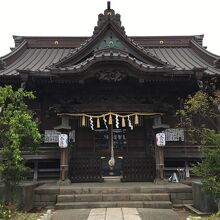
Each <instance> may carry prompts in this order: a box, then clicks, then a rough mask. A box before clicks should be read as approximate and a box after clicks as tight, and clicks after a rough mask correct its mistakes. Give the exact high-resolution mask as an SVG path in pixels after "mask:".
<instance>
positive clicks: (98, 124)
mask: <svg viewBox="0 0 220 220" xmlns="http://www.w3.org/2000/svg"><path fill="white" fill-rule="evenodd" d="M97 128H100V120H99V118H97Z"/></svg>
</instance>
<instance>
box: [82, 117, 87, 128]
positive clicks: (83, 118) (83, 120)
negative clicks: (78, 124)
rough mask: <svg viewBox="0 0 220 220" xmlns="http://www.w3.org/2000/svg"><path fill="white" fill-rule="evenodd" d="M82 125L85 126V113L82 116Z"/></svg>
mask: <svg viewBox="0 0 220 220" xmlns="http://www.w3.org/2000/svg"><path fill="white" fill-rule="evenodd" d="M82 126H83V127H84V126H86V119H85V115H83V116H82Z"/></svg>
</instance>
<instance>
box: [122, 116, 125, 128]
mask: <svg viewBox="0 0 220 220" xmlns="http://www.w3.org/2000/svg"><path fill="white" fill-rule="evenodd" d="M121 126H122V127H123V128H124V127H126V124H125V118H124V117H122V122H121Z"/></svg>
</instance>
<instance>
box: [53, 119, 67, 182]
mask: <svg viewBox="0 0 220 220" xmlns="http://www.w3.org/2000/svg"><path fill="white" fill-rule="evenodd" d="M61 120H62V121H61V125H59V126H56V127H54V129H55V130H58V131H60V132H61V133H64V134H67V135H68V132H69V130H71V127H70V126H69V118H68V117H66V116H62V118H61ZM68 152H69V150H68V147H67V148H60V181H59V182H58V183H59V184H64V185H65V184H69V183H70V181H69V179H68V166H69V165H68V162H69V161H68V156H69V154H68Z"/></svg>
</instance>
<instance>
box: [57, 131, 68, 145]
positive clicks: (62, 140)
mask: <svg viewBox="0 0 220 220" xmlns="http://www.w3.org/2000/svg"><path fill="white" fill-rule="evenodd" d="M59 147H60V148H67V147H68V135H67V134H60V135H59Z"/></svg>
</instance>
